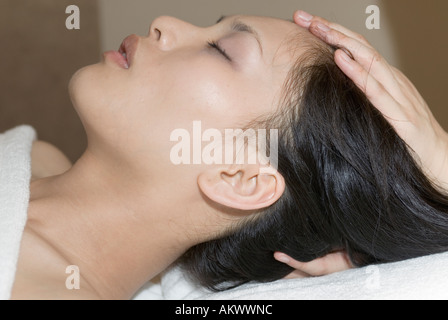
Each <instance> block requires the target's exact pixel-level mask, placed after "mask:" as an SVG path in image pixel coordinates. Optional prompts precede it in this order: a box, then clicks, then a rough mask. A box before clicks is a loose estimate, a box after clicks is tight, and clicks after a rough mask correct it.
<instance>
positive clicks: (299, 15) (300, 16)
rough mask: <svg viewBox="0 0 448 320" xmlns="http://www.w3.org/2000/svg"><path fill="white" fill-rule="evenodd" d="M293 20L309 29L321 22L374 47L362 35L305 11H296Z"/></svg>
mask: <svg viewBox="0 0 448 320" xmlns="http://www.w3.org/2000/svg"><path fill="white" fill-rule="evenodd" d="M293 18H294V22H295V23H297V24H298V25H299V26H301V27H304V28H307V29H308V28H309V27H310V25H311V24H312V23H313V22H314V23H316V22H319V23H322V24H325V25H327V26H328V27H330V28H331V29H334V30H338V31H339V32H341V33H343V34H345V35H346V36H348V37H351V38H353V39H356V40H358V41H359V42H361V43H362V44H364V45H365V46H368V47H372V45H371V44H370V43H369V42H368V41H367V40H366V38H364V36H362V35H361V34H359V33H356V32H354V31H352V30H350V29H347V28H345V27H343V26H341V25H340V24H337V23H334V22H330V21H327V20H325V19H324V18H321V17H318V16H312V15H311V14H309V13H307V12H305V11H302V10H298V11H296V12H295V13H294V16H293Z"/></svg>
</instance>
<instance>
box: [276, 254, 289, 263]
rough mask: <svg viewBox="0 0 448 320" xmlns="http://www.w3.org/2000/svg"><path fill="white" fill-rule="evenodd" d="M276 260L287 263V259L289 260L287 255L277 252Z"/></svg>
mask: <svg viewBox="0 0 448 320" xmlns="http://www.w3.org/2000/svg"><path fill="white" fill-rule="evenodd" d="M276 258H277V260H278V261H280V262H283V263H289V261H291V260H290V259H289V258H288V257H287V256H285V255H284V254H279V255H277V257H276Z"/></svg>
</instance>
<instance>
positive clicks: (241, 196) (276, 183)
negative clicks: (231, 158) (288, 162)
mask: <svg viewBox="0 0 448 320" xmlns="http://www.w3.org/2000/svg"><path fill="white" fill-rule="evenodd" d="M198 185H199V188H200V189H201V191H202V192H203V193H204V194H205V195H206V196H207V197H208V198H209V199H211V200H213V201H214V202H217V203H219V204H222V205H224V206H227V207H230V208H234V209H240V210H256V209H262V208H266V207H269V206H270V205H272V204H273V203H275V202H276V201H277V200H278V199H279V198H280V197H281V195H282V194H283V192H284V189H285V182H284V179H283V176H282V175H281V174H280V173H278V171H276V170H266V169H263V168H262V167H260V166H258V165H252V166H245V167H238V168H237V169H235V168H233V169H232V170H230V169H229V168H213V169H209V170H207V171H205V172H203V173H201V175H200V176H199V177H198Z"/></svg>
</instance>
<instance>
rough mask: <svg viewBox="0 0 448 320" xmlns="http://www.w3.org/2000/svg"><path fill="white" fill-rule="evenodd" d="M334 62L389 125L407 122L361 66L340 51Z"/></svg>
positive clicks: (377, 82)
mask: <svg viewBox="0 0 448 320" xmlns="http://www.w3.org/2000/svg"><path fill="white" fill-rule="evenodd" d="M335 62H336V64H337V65H338V66H339V68H340V69H341V70H342V71H343V72H344V73H345V74H346V75H347V76H348V77H349V78H350V79H351V80H352V81H353V82H354V83H355V85H356V86H357V87H358V88H359V89H361V90H362V91H363V92H364V93H365V95H366V97H367V98H368V99H369V101H370V102H371V103H372V104H373V105H374V106H375V107H376V108H377V109H378V110H379V111H380V112H381V113H382V114H383V115H384V116H385V117H386V118H387V119H388V120H389V122H391V124H393V123H392V121H406V120H407V119H406V116H405V113H404V112H403V109H402V106H401V105H400V104H399V103H398V102H397V100H395V99H394V97H392V95H391V94H390V93H389V92H388V91H387V90H386V89H385V88H384V86H383V85H382V84H381V83H380V82H379V81H377V80H376V79H375V77H373V75H372V73H371V72H368V71H367V70H366V69H364V67H363V66H362V65H360V64H359V63H358V62H357V61H354V60H353V59H351V58H350V57H349V56H348V55H347V54H346V53H345V52H344V51H343V50H340V49H339V50H336V52H335ZM402 99H403V98H402Z"/></svg>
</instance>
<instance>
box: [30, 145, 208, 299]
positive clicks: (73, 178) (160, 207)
mask: <svg viewBox="0 0 448 320" xmlns="http://www.w3.org/2000/svg"><path fill="white" fill-rule="evenodd" d="M146 180H147V181H148V177H146ZM163 189H164V188H163V187H160V185H158V186H157V188H156V187H155V186H151V185H148V183H144V182H143V179H142V178H141V177H139V176H138V175H137V174H134V173H133V172H131V171H130V170H126V169H125V168H120V167H119V165H118V166H117V164H116V163H114V164H112V163H107V162H106V161H100V160H99V158H98V157H95V156H94V155H93V154H92V153H91V152H89V150H87V151H86V152H85V153H84V155H83V156H82V157H81V158H80V159H79V160H78V161H77V162H76V163H75V165H74V166H73V167H72V168H71V169H70V170H69V171H67V172H66V173H64V174H62V175H59V176H54V177H50V178H45V179H40V180H36V181H33V182H32V183H31V197H30V207H29V219H28V224H27V228H30V229H31V230H32V231H33V232H34V233H35V234H37V235H38V236H39V237H41V238H42V239H43V240H44V241H45V243H47V244H49V245H50V247H52V248H53V249H54V250H53V251H52V252H54V254H55V255H58V256H59V257H58V258H61V257H62V258H63V259H64V261H65V262H66V263H67V264H68V265H76V266H78V267H79V270H80V276H81V279H82V280H85V281H86V283H88V284H89V286H90V287H91V288H93V290H94V291H95V292H96V294H97V295H98V296H99V297H100V298H114V299H115V298H119V299H128V298H131V297H132V295H133V294H134V293H135V292H136V291H137V290H138V289H139V288H140V287H141V286H142V285H143V284H144V283H145V282H146V281H148V280H150V279H151V278H153V277H155V276H156V275H157V274H159V273H160V272H161V271H163V270H164V269H165V268H167V267H168V266H169V265H170V264H172V263H173V262H174V261H175V260H176V259H177V258H178V257H179V256H180V255H182V253H183V252H185V251H186V250H187V249H188V248H189V247H191V246H193V245H194V244H196V243H197V242H199V241H198V240H197V239H196V241H195V240H193V237H191V236H189V235H188V230H187V228H186V227H185V223H184V222H185V221H182V219H184V218H183V217H184V216H185V214H184V210H185V208H184V207H183V208H179V207H180V206H173V205H172V204H173V203H182V202H180V201H182V199H179V198H177V199H176V198H174V197H176V195H173V192H171V193H168V194H169V195H170V197H169V198H167V197H166V194H167V193H166V191H163ZM162 194H164V195H165V197H164V196H161V195H162ZM173 201H174V202H173ZM177 201H179V202H177ZM170 204H171V205H170ZM181 209H182V212H181ZM176 210H177V211H176Z"/></svg>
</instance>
